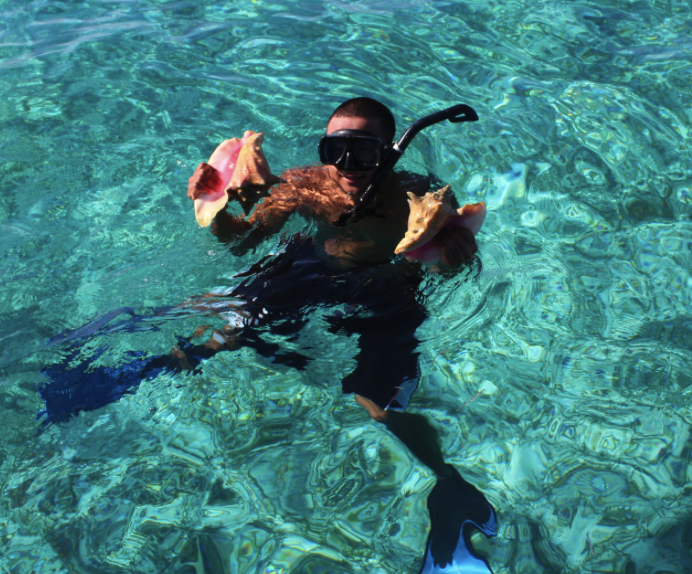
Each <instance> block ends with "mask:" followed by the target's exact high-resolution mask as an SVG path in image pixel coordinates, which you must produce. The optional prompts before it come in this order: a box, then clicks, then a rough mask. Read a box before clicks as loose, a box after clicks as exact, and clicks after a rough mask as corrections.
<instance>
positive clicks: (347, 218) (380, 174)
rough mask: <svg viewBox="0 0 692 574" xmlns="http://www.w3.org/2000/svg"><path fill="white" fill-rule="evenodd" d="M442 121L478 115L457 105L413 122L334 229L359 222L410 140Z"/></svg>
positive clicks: (472, 118)
mask: <svg viewBox="0 0 692 574" xmlns="http://www.w3.org/2000/svg"><path fill="white" fill-rule="evenodd" d="M444 120H449V121H450V122H452V123H453V124H457V123H461V122H476V121H478V114H477V113H476V111H475V110H474V109H473V108H472V107H471V106H467V105H466V104H457V105H456V106H452V107H451V108H447V109H446V110H442V111H440V112H435V113H434V114H430V115H429V116H425V117H424V118H421V119H419V120H417V121H415V122H413V123H412V124H411V126H410V127H409V128H408V129H407V130H406V131H405V132H404V135H403V136H401V139H400V140H399V141H398V142H396V143H395V144H393V145H392V147H391V149H390V151H389V156H388V157H387V159H386V160H385V161H384V163H383V164H382V165H381V166H380V167H379V168H378V170H377V171H376V172H375V175H374V176H373V178H372V181H371V182H370V185H368V187H367V188H365V191H364V192H363V194H362V195H361V196H360V197H359V198H358V199H357V200H356V205H355V207H354V208H353V209H349V210H348V211H345V212H344V213H342V214H341V216H340V217H339V219H338V220H337V221H336V222H334V225H335V226H336V227H343V226H344V225H346V224H348V223H354V222H356V221H359V220H361V219H362V218H363V217H364V216H365V211H366V209H365V208H366V207H367V205H368V203H370V202H371V201H372V199H373V197H375V195H376V194H377V190H378V189H379V187H380V186H381V185H382V183H383V182H384V180H385V179H387V176H388V175H389V174H390V172H391V171H392V169H393V168H394V166H395V165H396V162H398V161H399V159H400V158H401V156H402V155H404V151H406V148H407V147H408V144H410V143H411V140H413V138H414V137H416V135H417V134H418V132H420V131H421V130H424V129H425V128H427V127H430V126H432V125H433V124H439V123H440V122H442V121H444Z"/></svg>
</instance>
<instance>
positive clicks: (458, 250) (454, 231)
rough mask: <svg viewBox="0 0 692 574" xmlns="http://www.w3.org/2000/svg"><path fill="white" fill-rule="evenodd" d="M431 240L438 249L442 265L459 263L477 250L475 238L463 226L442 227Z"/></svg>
mask: <svg viewBox="0 0 692 574" xmlns="http://www.w3.org/2000/svg"><path fill="white" fill-rule="evenodd" d="M432 241H433V243H434V245H435V247H437V248H438V249H439V250H440V255H441V257H440V263H442V264H444V265H460V264H462V263H465V262H466V261H469V260H470V259H472V258H473V256H474V255H475V254H476V253H477V252H478V245H477V244H476V238H475V237H474V236H473V233H471V231H470V230H468V229H466V228H465V227H453V226H449V227H443V228H442V229H441V230H440V231H439V232H438V234H437V235H436V236H435V237H433V239H432Z"/></svg>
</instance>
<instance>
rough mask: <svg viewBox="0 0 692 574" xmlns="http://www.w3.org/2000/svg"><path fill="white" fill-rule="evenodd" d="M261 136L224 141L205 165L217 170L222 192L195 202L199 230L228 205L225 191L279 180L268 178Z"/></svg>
mask: <svg viewBox="0 0 692 574" xmlns="http://www.w3.org/2000/svg"><path fill="white" fill-rule="evenodd" d="M263 140H264V134H263V133H255V132H253V131H251V130H247V131H245V133H244V134H243V138H242V139H238V138H233V139H230V140H226V141H225V142H223V143H222V144H221V145H220V146H219V147H217V148H216V150H215V151H214V153H213V154H212V155H211V157H210V158H209V161H208V162H207V163H208V164H209V165H211V166H212V167H214V168H216V169H217V170H219V172H220V174H221V181H222V182H223V188H222V189H223V191H218V192H216V193H210V194H202V195H200V196H198V197H197V199H195V218H196V219H197V223H198V224H199V225H200V226H201V227H207V226H208V225H209V224H211V222H212V220H213V219H214V217H215V216H216V214H217V213H218V212H219V211H221V210H222V209H223V208H224V207H225V206H226V204H227V203H228V193H227V192H228V190H238V189H244V188H247V187H252V186H263V185H273V184H274V183H276V182H278V181H279V179H278V178H277V177H276V176H274V175H272V174H271V171H270V170H269V163H268V162H267V158H265V157H264V153H263V152H262V148H261V145H262V141H263Z"/></svg>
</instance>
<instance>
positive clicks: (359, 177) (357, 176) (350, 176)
mask: <svg viewBox="0 0 692 574" xmlns="http://www.w3.org/2000/svg"><path fill="white" fill-rule="evenodd" d="M341 177H343V178H344V179H347V180H348V181H360V180H362V179H363V174H360V173H343V172H341Z"/></svg>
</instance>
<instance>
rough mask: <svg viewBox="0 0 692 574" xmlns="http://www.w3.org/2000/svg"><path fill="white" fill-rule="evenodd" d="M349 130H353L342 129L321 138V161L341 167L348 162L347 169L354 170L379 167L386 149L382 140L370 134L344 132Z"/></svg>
mask: <svg viewBox="0 0 692 574" xmlns="http://www.w3.org/2000/svg"><path fill="white" fill-rule="evenodd" d="M347 131H351V130H342V132H341V133H335V134H331V135H328V136H324V137H323V138H322V139H321V140H320V145H319V152H320V161H322V163H324V164H331V165H335V166H337V167H338V168H340V169H343V168H344V167H345V164H348V167H347V169H349V170H353V171H366V170H369V169H373V168H376V167H378V166H379V165H380V161H381V160H382V153H383V151H384V146H383V145H382V142H381V141H380V140H379V139H378V138H377V137H374V136H371V135H369V134H362V133H353V134H351V133H349V134H346V133H343V132H347ZM352 131H354V132H356V131H357V130H352Z"/></svg>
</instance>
